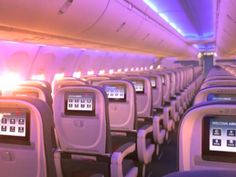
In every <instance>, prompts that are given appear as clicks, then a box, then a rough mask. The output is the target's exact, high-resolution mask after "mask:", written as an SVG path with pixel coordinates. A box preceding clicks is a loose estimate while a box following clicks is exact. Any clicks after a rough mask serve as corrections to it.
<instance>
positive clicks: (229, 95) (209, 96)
mask: <svg viewBox="0 0 236 177" xmlns="http://www.w3.org/2000/svg"><path fill="white" fill-rule="evenodd" d="M235 100H236V86H225V85H222V86H212V87H206V88H204V89H202V90H200V91H199V92H198V94H197V95H196V97H195V100H194V105H196V104H199V103H202V102H209V101H235Z"/></svg>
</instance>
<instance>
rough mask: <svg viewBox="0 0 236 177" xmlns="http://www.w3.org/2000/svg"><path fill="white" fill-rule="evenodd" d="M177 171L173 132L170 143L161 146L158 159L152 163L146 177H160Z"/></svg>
mask: <svg viewBox="0 0 236 177" xmlns="http://www.w3.org/2000/svg"><path fill="white" fill-rule="evenodd" d="M177 170H178V166H177V132H173V133H172V134H171V136H170V141H169V142H168V143H166V144H164V145H163V146H162V153H161V154H160V157H159V158H156V159H154V160H153V161H152V163H151V165H150V173H149V175H148V176H149V177H161V176H163V175H166V174H168V173H171V172H174V171H177Z"/></svg>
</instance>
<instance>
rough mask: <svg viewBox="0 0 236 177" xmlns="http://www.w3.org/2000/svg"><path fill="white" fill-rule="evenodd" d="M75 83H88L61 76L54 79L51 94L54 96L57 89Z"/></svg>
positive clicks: (74, 84)
mask: <svg viewBox="0 0 236 177" xmlns="http://www.w3.org/2000/svg"><path fill="white" fill-rule="evenodd" d="M76 85H88V82H86V81H84V80H81V79H76V78H73V77H69V78H62V79H59V80H56V81H54V85H53V89H52V96H53V97H54V95H55V93H56V92H57V90H58V89H60V88H62V87H66V86H76Z"/></svg>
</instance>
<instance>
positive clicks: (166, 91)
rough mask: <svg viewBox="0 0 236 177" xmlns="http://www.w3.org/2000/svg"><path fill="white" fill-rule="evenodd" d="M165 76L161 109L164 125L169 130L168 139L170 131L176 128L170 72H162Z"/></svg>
mask: <svg viewBox="0 0 236 177" xmlns="http://www.w3.org/2000/svg"><path fill="white" fill-rule="evenodd" d="M160 74H162V76H163V80H162V83H163V85H162V90H163V92H162V93H163V98H162V102H163V103H162V109H160V111H161V112H163V117H164V122H163V124H164V127H165V129H166V130H167V132H166V139H167V137H168V132H170V131H172V130H173V129H174V125H175V124H174V121H173V120H172V117H171V110H172V111H173V109H171V102H170V99H171V96H170V76H169V74H168V73H166V72H163V73H160Z"/></svg>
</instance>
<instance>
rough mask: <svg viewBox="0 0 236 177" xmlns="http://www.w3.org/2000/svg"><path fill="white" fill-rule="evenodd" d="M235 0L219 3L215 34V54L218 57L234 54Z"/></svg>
mask: <svg viewBox="0 0 236 177" xmlns="http://www.w3.org/2000/svg"><path fill="white" fill-rule="evenodd" d="M235 7H236V2H235V1H234V0H228V1H224V2H220V3H219V15H218V22H219V23H218V26H217V33H216V34H217V36H216V46H217V48H216V49H217V55H218V57H220V58H232V57H234V56H235V55H236V50H235V47H234V46H235V45H236V39H235V37H234V35H235V31H236V12H235Z"/></svg>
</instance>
